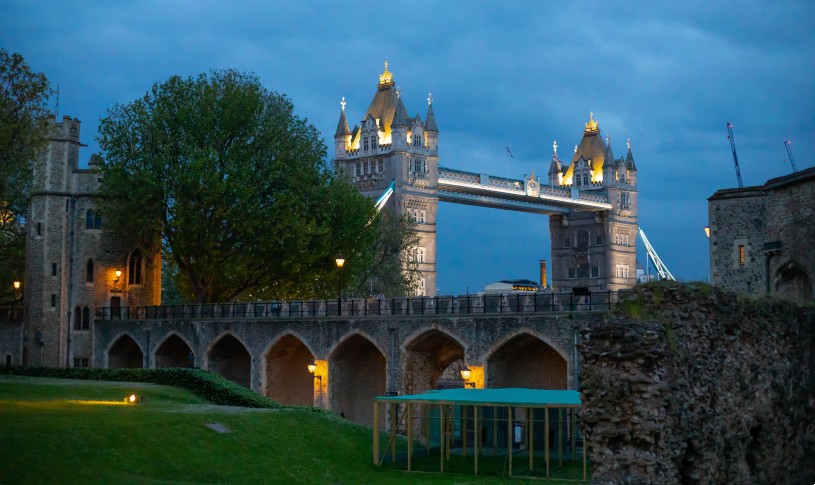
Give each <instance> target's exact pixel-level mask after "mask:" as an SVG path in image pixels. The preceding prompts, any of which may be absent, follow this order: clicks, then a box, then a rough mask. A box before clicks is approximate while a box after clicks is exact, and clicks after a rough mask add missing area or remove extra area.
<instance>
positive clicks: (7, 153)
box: [0, 49, 51, 302]
mask: <svg viewBox="0 0 815 485" xmlns="http://www.w3.org/2000/svg"><path fill="white" fill-rule="evenodd" d="M50 95H51V89H50V87H49V85H48V80H47V79H46V77H45V75H44V74H42V73H37V72H33V71H32V70H31V68H30V67H29V66H28V64H26V63H25V60H24V59H23V57H22V56H21V55H20V54H16V53H14V54H10V55H9V53H8V52H6V50H5V49H0V302H4V301H9V300H11V299H17V300H19V299H21V293H20V292H14V291H13V288H12V282H13V281H22V277H23V273H24V270H25V214H26V206H27V204H28V199H29V196H30V191H31V173H32V162H33V161H34V158H35V156H36V154H37V151H38V150H40V149H41V148H42V147H43V146H44V144H45V143H46V141H47V140H46V137H45V134H46V127H47V118H48V116H49V115H50V113H49V112H48V109H47V108H46V103H47V101H48V97H49V96H50Z"/></svg>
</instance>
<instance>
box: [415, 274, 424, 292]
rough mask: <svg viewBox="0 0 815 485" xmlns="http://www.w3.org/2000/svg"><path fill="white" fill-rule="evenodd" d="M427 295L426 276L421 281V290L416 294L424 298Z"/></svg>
mask: <svg viewBox="0 0 815 485" xmlns="http://www.w3.org/2000/svg"><path fill="white" fill-rule="evenodd" d="M424 295H425V281H424V276H422V277H421V278H420V279H419V290H418V291H417V292H416V296H424Z"/></svg>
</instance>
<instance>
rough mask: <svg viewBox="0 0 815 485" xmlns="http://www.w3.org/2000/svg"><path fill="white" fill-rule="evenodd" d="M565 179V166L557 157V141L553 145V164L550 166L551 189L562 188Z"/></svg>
mask: <svg viewBox="0 0 815 485" xmlns="http://www.w3.org/2000/svg"><path fill="white" fill-rule="evenodd" d="M562 177H563V165H562V164H561V163H560V159H559V158H558V157H557V140H555V142H554V143H553V144H552V163H551V164H549V185H550V186H551V187H560V183H561V182H560V181H561V178H562Z"/></svg>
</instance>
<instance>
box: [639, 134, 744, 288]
mask: <svg viewBox="0 0 815 485" xmlns="http://www.w3.org/2000/svg"><path fill="white" fill-rule="evenodd" d="M728 125H730V123H728ZM736 166H737V167H738V165H736ZM637 230H639V232H640V239H642V243H643V244H644V245H645V251H647V252H648V257H649V258H651V261H653V262H654V268H656V270H657V272H658V273H659V278H660V279H663V280H671V281H676V278H674V275H672V274H671V272H670V271H668V268H667V267H666V266H665V263H663V262H662V260H661V259H659V255H658V254H657V252H656V250H655V249H654V247H653V246H651V242H650V241H648V238H647V237H645V232H643V230H642V228H641V227H637ZM646 262H647V261H646Z"/></svg>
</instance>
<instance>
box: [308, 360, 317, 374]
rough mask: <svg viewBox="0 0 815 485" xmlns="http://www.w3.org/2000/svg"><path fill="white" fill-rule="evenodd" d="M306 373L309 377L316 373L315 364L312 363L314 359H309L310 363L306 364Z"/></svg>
mask: <svg viewBox="0 0 815 485" xmlns="http://www.w3.org/2000/svg"><path fill="white" fill-rule="evenodd" d="M308 372H309V374H311V375H314V373H315V372H317V364H315V363H314V359H311V362H309V363H308Z"/></svg>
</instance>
